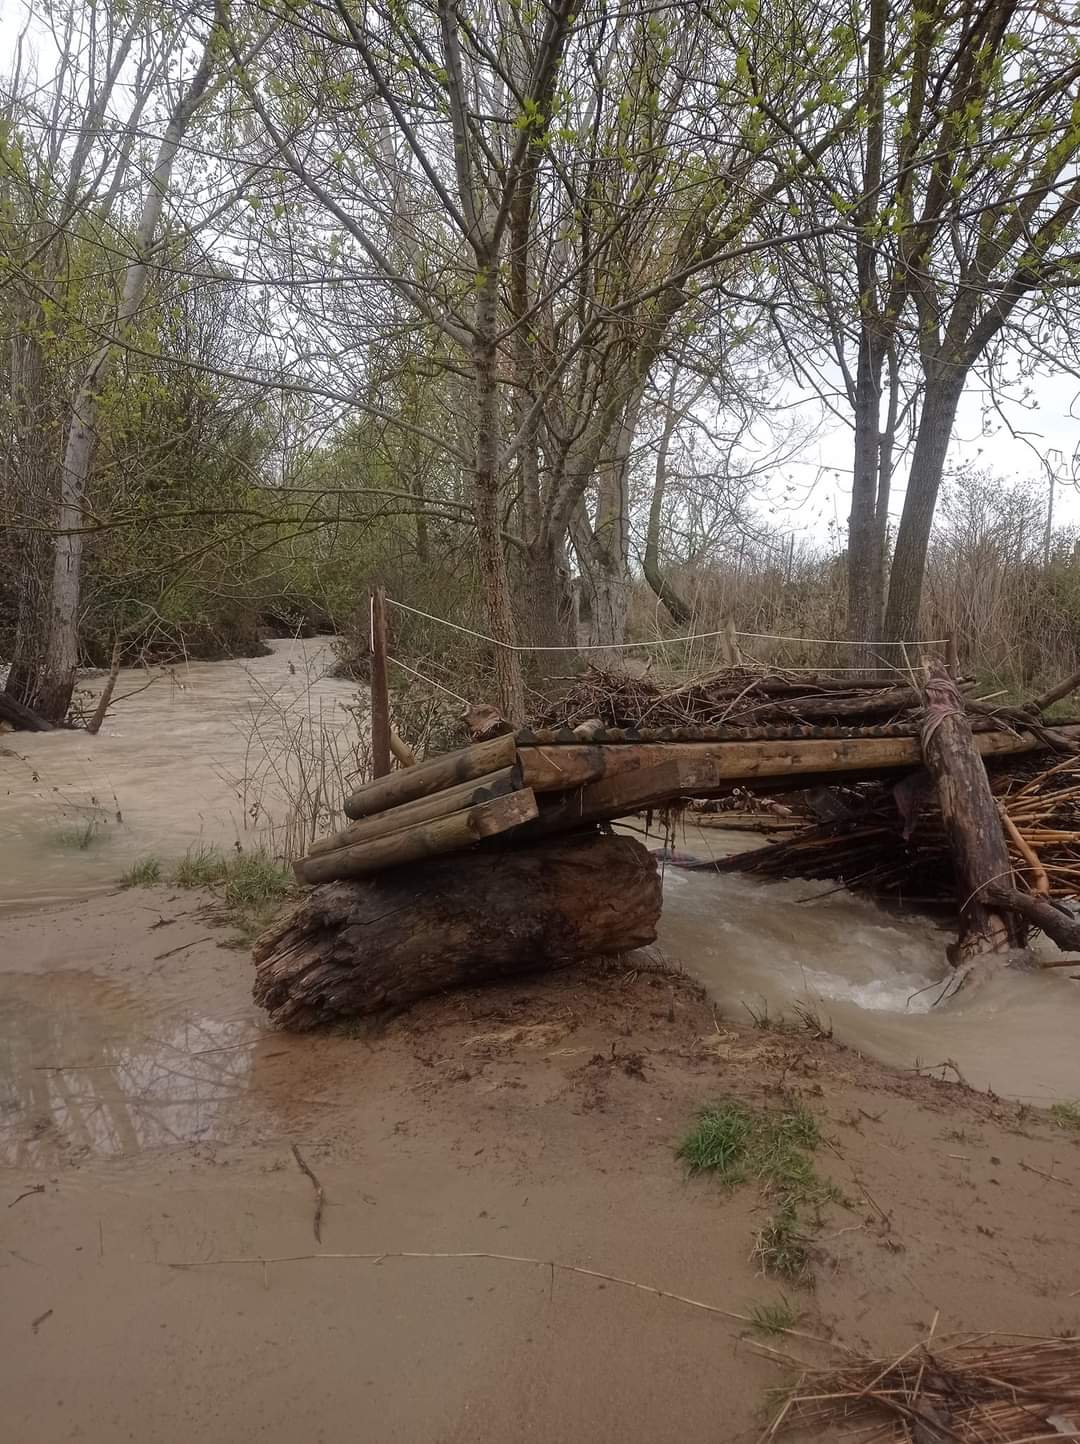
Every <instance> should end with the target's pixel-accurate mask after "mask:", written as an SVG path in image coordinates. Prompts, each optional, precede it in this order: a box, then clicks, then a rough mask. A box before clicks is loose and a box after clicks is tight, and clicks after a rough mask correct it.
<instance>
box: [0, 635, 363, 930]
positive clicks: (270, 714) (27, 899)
mask: <svg viewBox="0 0 1080 1444" xmlns="http://www.w3.org/2000/svg"><path fill="white" fill-rule="evenodd" d="M271 646H272V649H273V650H272V652H271V654H270V655H269V656H267V657H253V658H250V659H245V660H238V661H231V662H192V663H189V664H186V665H176V666H172V667H157V668H152V669H150V670H149V671H144V670H141V669H133V668H124V669H123V670H122V671H121V673H120V676H119V678H118V680H117V686H116V694H115V695H116V696H117V697H118V698H122V699H123V700H122V701H120V702H119V704H118V705H117V706H115V708H114V710H113V712H112V714H111V715H110V717H109V719H108V721H107V722H106V723H105V724H104V726H103V727H102V729H101V732H100V733H99V735H98V736H96V737H90V736H87V734H86V733H85V732H77V731H58V732H51V733H39V734H35V733H26V732H18V733H7V734H6V735H2V736H0V908H3V907H6V908H11V907H12V906H18V905H20V904H26V903H41V902H45V901H48V900H49V899H65V898H70V897H72V896H76V895H80V894H85V893H88V892H93V891H96V890H99V889H101V888H107V887H110V886H115V884H116V882H117V881H118V879H119V878H120V876H121V874H122V873H123V872H124V871H125V869H126V868H127V867H128V866H130V864H131V863H132V862H134V861H135V860H137V859H140V858H144V857H146V856H148V855H155V856H158V857H161V858H162V859H165V860H169V859H173V858H176V857H179V856H181V855H183V853H185V852H186V851H187V850H188V849H190V848H195V847H199V846H222V847H234V846H237V847H245V848H250V847H253V846H259V845H266V846H270V847H272V848H275V849H277V850H281V851H285V850H287V847H288V842H289V839H288V838H287V837H286V835H285V829H286V827H287V826H288V823H289V819H290V818H291V817H294V816H295V815H296V814H297V813H306V814H310V812H311V802H312V800H313V799H314V798H315V796H316V794H317V793H318V791H319V788H320V785H321V788H322V796H327V795H329V796H332V795H333V794H334V792H335V791H337V792H340V790H341V785H342V782H343V781H344V782H348V780H349V779H350V778H351V777H352V776H353V775H354V774H355V770H356V764H355V758H354V755H353V752H354V748H353V742H354V739H355V736H356V731H357V726H356V719H355V715H354V711H353V709H354V708H355V707H356V705H357V688H356V686H355V684H354V683H351V682H344V681H338V680H335V679H333V678H330V677H327V676H326V675H325V673H326V671H327V668H328V666H329V665H330V663H331V661H332V659H333V658H332V653H331V651H330V648H329V645H328V641H327V639H326V638H315V639H312V640H303V639H289V640H285V641H275V642H273V643H271ZM102 681H103V678H102V677H100V676H98V677H92V678H90V679H88V680H87V682H86V683H85V684H84V685H85V688H86V690H87V691H88V692H89V693H90V694H91V696H92V695H93V694H95V693H96V692H97V690H98V689H99V688H100V686H101V684H102Z"/></svg>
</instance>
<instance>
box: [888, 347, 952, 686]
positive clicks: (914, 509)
mask: <svg viewBox="0 0 1080 1444" xmlns="http://www.w3.org/2000/svg"><path fill="white" fill-rule="evenodd" d="M939 373H940V374H939ZM966 374H967V373H966V371H965V370H963V369H961V368H960V367H956V366H954V367H951V368H945V367H942V368H939V371H938V372H935V374H934V375H932V376H929V377H928V378H927V388H926V399H925V401H924V402H923V410H922V415H921V416H920V418H919V432H918V436H917V437H916V440H915V452H914V455H913V456H912V458H911V471H910V474H909V475H908V485H907V495H906V496H905V497H904V510H903V512H902V514H901V517H900V527H899V530H898V531H897V534H896V547H895V549H894V550H893V560H892V570H891V572H890V575H889V605H888V607H887V609H886V613H885V635H886V637H887V638H888V640H890V641H893V642H897V641H908V640H911V639H913V638H917V637H918V635H919V613H920V610H921V607H922V588H923V579H924V576H925V573H926V550H927V547H928V546H929V544H930V529H931V527H932V526H933V524H934V511H935V508H936V507H937V498H938V490H939V489H940V487H941V473H942V470H943V468H944V465H945V456H946V453H947V452H948V449H949V442H950V441H951V440H952V432H953V424H954V422H955V420H956V408H957V406H958V405H959V404H960V397H961V394H962V393H963V389H964V380H965V377H966ZM912 660H913V661H914V658H912Z"/></svg>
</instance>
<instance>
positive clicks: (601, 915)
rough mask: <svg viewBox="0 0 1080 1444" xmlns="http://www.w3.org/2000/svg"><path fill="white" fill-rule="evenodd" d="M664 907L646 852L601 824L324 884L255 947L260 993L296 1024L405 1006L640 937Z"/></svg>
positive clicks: (650, 936) (279, 1020)
mask: <svg viewBox="0 0 1080 1444" xmlns="http://www.w3.org/2000/svg"><path fill="white" fill-rule="evenodd" d="M660 906H661V888H660V879H659V877H658V875H657V870H656V863H655V861H654V860H653V858H652V856H651V855H650V853H649V852H648V851H647V849H646V848H644V847H643V846H642V845H641V843H639V842H636V841H635V840H633V839H632V838H626V837H614V836H600V835H598V834H590V835H589V836H587V837H584V838H576V839H573V840H567V839H562V840H560V841H559V842H554V843H547V844H542V845H538V846H534V847H528V848H520V849H514V850H501V851H498V852H494V851H491V850H477V851H473V852H468V853H460V854H457V855H455V856H452V857H442V858H436V859H433V860H431V861H430V862H427V863H423V864H419V865H417V866H414V867H409V868H404V869H401V870H399V871H397V872H392V873H386V874H382V875H380V876H378V877H375V878H371V879H368V880H366V881H362V882H338V883H329V884H327V885H326V886H324V887H319V888H316V889H315V890H314V891H313V892H312V893H311V894H310V895H309V896H308V897H306V898H305V899H304V901H303V902H302V903H301V904H300V906H299V907H298V908H296V909H295V911H294V912H293V913H292V914H291V915H290V916H289V917H287V918H286V919H284V920H283V921H282V922H280V923H277V924H275V926H274V927H273V928H271V929H270V930H269V931H268V932H266V933H264V934H263V936H262V937H261V938H259V940H258V941H257V943H256V944H255V949H254V956H255V986H254V995H255V1001H256V1003H258V1004H259V1005H260V1007H263V1008H266V1009H267V1010H268V1011H269V1013H270V1016H271V1019H272V1021H273V1022H274V1023H276V1024H279V1025H280V1026H283V1027H287V1028H294V1029H306V1028H314V1027H316V1026H317V1025H318V1024H320V1023H328V1022H332V1021H334V1020H336V1019H339V1018H344V1017H351V1016H357V1015H363V1014H369V1013H375V1012H379V1011H380V1010H382V1009H386V1008H401V1007H404V1006H407V1005H408V1004H410V1003H412V1002H414V1001H415V1000H416V999H417V998H422V997H425V996H427V995H428V994H431V993H438V992H442V991H444V990H445V989H447V988H459V987H470V986H473V985H475V984H477V983H481V982H487V981H489V980H492V979H499V978H509V977H515V976H517V975H518V974H521V973H528V972H533V971H537V970H544V969H551V968H561V967H567V966H569V965H570V964H572V963H575V962H578V961H580V960H582V959H585V958H589V957H595V956H597V955H610V954H618V953H624V952H628V951H630V950H631V949H633V948H639V947H645V946H647V945H648V944H649V943H652V942H653V941H654V940H655V938H656V923H657V920H658V918H659V916H660Z"/></svg>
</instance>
